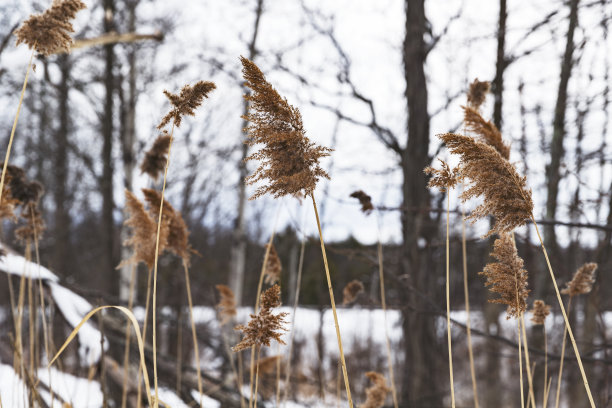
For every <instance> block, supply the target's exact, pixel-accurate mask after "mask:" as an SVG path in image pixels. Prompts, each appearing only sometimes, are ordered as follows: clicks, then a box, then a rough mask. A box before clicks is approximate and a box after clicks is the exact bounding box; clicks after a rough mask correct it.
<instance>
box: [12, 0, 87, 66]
mask: <svg viewBox="0 0 612 408" xmlns="http://www.w3.org/2000/svg"><path fill="white" fill-rule="evenodd" d="M84 8H85V4H84V3H83V2H82V1H80V0H53V3H51V7H49V8H48V9H47V10H45V11H44V12H43V13H42V14H33V15H31V16H30V18H28V19H27V20H26V21H24V22H23V24H22V25H21V27H19V28H18V29H17V30H15V36H16V37H17V45H19V44H20V43H24V44H26V45H27V46H28V47H29V48H30V49H32V50H36V52H38V53H40V54H42V55H44V56H49V55H51V54H55V53H58V52H69V51H70V48H71V46H72V37H71V36H70V34H71V33H73V32H74V28H73V27H72V22H71V20H73V19H74V18H75V17H76V14H77V12H79V11H80V10H82V9H84Z"/></svg>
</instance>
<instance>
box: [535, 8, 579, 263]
mask: <svg viewBox="0 0 612 408" xmlns="http://www.w3.org/2000/svg"><path fill="white" fill-rule="evenodd" d="M578 3H579V0H571V1H570V15H569V24H568V29H567V37H566V44H565V53H564V55H563V60H562V62H561V78H560V80H559V89H558V91H557V103H556V106H555V116H554V120H553V136H552V141H551V144H550V163H549V164H548V166H547V174H546V188H547V199H546V218H548V219H551V220H552V219H555V216H556V215H557V205H558V202H557V200H558V195H559V182H560V181H561V175H560V172H559V170H560V167H561V160H562V159H563V156H564V148H563V140H564V138H565V112H566V109H567V86H568V83H569V80H570V77H571V75H572V67H573V65H574V48H575V46H574V31H575V30H576V27H577V26H578ZM544 232H545V237H544V238H545V243H546V246H547V247H548V248H549V249H550V250H551V251H553V253H554V251H556V247H557V237H556V234H555V228H554V226H553V225H549V226H546V227H545V229H544Z"/></svg>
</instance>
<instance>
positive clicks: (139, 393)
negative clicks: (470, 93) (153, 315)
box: [136, 269, 153, 408]
mask: <svg viewBox="0 0 612 408" xmlns="http://www.w3.org/2000/svg"><path fill="white" fill-rule="evenodd" d="M152 280H153V271H152V270H151V269H149V273H148V277H147V296H146V299H145V314H144V322H143V323H142V338H143V339H144V341H146V340H147V323H148V321H149V309H150V308H151V281H152ZM142 374H143V373H142V370H138V390H137V393H136V395H137V401H136V408H140V406H141V402H140V401H141V399H142V381H141V379H142Z"/></svg>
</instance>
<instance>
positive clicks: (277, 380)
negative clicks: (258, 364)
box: [274, 343, 281, 407]
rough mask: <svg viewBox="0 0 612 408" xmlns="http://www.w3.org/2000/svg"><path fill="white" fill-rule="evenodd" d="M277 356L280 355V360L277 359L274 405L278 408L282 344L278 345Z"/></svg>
mask: <svg viewBox="0 0 612 408" xmlns="http://www.w3.org/2000/svg"><path fill="white" fill-rule="evenodd" d="M276 350H277V352H276V354H278V358H277V359H276V402H275V404H274V406H275V407H278V404H279V402H280V370H281V354H280V343H276Z"/></svg>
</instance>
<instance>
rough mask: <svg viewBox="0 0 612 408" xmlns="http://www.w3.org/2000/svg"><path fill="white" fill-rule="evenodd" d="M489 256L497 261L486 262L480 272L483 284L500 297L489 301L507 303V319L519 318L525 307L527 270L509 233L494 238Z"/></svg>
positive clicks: (527, 291) (527, 292)
mask: <svg viewBox="0 0 612 408" xmlns="http://www.w3.org/2000/svg"><path fill="white" fill-rule="evenodd" d="M491 256H492V257H493V258H495V259H497V262H492V263H489V264H487V265H486V266H485V267H484V270H483V271H482V272H480V274H481V275H484V276H486V278H487V281H486V283H485V286H487V287H489V290H490V291H491V292H493V293H497V294H498V295H499V296H500V297H499V298H496V299H490V300H489V302H491V303H500V304H503V305H507V306H508V308H507V316H506V317H507V318H508V319H509V318H510V317H515V318H520V316H521V314H522V313H523V312H525V310H526V308H527V303H526V300H527V295H528V294H529V289H527V271H526V270H525V269H523V260H522V259H521V258H520V257H519V256H518V253H517V250H516V246H515V245H514V240H513V239H512V236H511V235H510V234H508V233H502V234H501V235H500V236H499V238H498V239H496V240H495V243H494V244H493V252H492V253H491Z"/></svg>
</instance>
